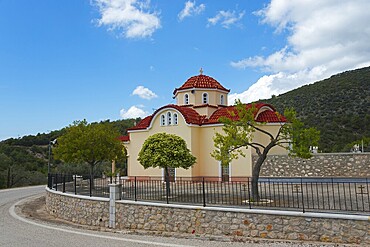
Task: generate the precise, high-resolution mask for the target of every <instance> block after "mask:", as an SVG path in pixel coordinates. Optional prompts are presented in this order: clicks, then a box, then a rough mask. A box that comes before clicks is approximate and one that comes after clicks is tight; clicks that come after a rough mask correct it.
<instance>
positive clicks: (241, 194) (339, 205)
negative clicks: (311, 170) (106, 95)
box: [48, 174, 370, 214]
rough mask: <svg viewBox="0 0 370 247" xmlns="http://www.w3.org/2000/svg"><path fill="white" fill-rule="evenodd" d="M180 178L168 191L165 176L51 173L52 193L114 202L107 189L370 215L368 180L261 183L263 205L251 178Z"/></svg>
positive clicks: (149, 196)
mask: <svg viewBox="0 0 370 247" xmlns="http://www.w3.org/2000/svg"><path fill="white" fill-rule="evenodd" d="M221 180H222V179H221V178H218V177H191V178H190V177H177V178H176V181H174V182H170V183H169V185H170V187H169V189H167V187H166V183H165V181H164V180H163V178H162V177H133V178H130V179H128V178H120V179H117V178H110V177H108V178H104V177H94V178H93V179H90V176H77V175H62V174H50V175H49V183H48V186H49V188H51V189H55V190H58V191H63V192H66V193H74V194H79V195H88V196H98V197H109V186H108V184H110V183H112V182H114V183H119V184H120V185H121V190H122V191H121V192H122V193H121V196H122V197H121V198H122V199H125V200H134V201H151V202H162V203H173V204H190V205H202V206H216V207H217V206H223V207H225V206H226V207H241V208H254V209H277V210H295V211H296V210H299V211H302V212H308V211H309V212H342V211H346V212H352V213H361V214H363V213H365V214H368V213H370V194H369V192H370V191H369V189H370V179H369V178H260V181H259V184H258V186H259V193H260V198H261V200H260V201H258V202H254V201H253V200H251V194H250V191H251V181H250V178H245V177H244V178H233V181H229V182H223V181H221Z"/></svg>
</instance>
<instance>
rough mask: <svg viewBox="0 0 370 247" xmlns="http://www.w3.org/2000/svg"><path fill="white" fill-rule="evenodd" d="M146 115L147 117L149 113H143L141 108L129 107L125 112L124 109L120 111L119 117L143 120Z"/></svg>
mask: <svg viewBox="0 0 370 247" xmlns="http://www.w3.org/2000/svg"><path fill="white" fill-rule="evenodd" d="M148 115H149V113H148V112H146V111H144V110H143V109H142V106H131V107H130V108H129V109H128V110H125V109H121V110H120V116H121V117H122V118H123V119H127V118H138V117H140V118H144V117H146V116H148Z"/></svg>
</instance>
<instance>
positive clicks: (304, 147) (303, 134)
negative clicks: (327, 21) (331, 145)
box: [211, 101, 319, 201]
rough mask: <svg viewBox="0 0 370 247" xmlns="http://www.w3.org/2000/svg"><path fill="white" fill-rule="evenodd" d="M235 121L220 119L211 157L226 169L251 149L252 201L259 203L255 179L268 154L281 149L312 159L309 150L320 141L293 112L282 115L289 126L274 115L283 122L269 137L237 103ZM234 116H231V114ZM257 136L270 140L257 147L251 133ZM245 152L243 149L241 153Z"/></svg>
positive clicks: (252, 114) (251, 113)
mask: <svg viewBox="0 0 370 247" xmlns="http://www.w3.org/2000/svg"><path fill="white" fill-rule="evenodd" d="M235 108H236V112H237V114H238V118H236V119H237V120H235V119H233V120H231V119H230V118H226V117H223V118H221V119H220V121H221V122H222V123H223V124H224V126H223V128H222V130H223V132H221V133H216V134H215V136H214V138H213V140H214V145H215V148H216V149H215V150H214V152H213V153H212V154H211V155H212V156H213V157H214V158H215V159H216V160H220V161H221V164H222V165H224V166H225V165H228V164H230V162H231V161H232V160H233V159H238V158H239V156H245V155H246V154H245V149H248V148H253V149H254V150H255V152H256V154H257V156H258V159H257V161H256V163H255V164H254V165H253V170H252V193H251V194H252V199H253V200H256V201H258V200H259V199H260V198H259V194H258V179H259V174H260V170H261V166H262V164H263V162H264V161H265V159H266V157H267V154H268V153H269V151H270V150H271V149H272V148H273V147H276V146H280V147H282V148H285V149H287V150H288V151H289V154H290V155H296V156H298V157H302V158H309V157H311V153H310V150H309V147H310V146H316V145H317V143H318V140H319V131H317V130H316V129H314V128H305V127H304V124H303V123H302V122H300V121H299V120H298V119H297V118H296V113H295V112H294V110H292V109H290V110H286V111H285V112H284V115H285V117H286V120H287V122H288V123H284V122H283V116H281V115H280V114H279V113H276V114H277V116H278V118H280V119H282V122H281V123H280V126H279V128H278V131H277V133H270V132H268V131H266V130H265V129H264V128H262V126H263V125H264V123H259V122H256V120H255V113H256V112H257V111H256V108H255V107H254V106H252V107H249V108H247V107H246V105H244V104H242V103H241V102H240V101H237V102H236V105H235ZM230 114H231V115H235V113H234V112H230ZM255 132H259V133H262V134H263V135H266V136H267V137H268V139H269V141H268V142H267V143H259V142H256V141H255V139H254V133H255ZM243 148H244V149H243Z"/></svg>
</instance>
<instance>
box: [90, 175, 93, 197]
mask: <svg viewBox="0 0 370 247" xmlns="http://www.w3.org/2000/svg"><path fill="white" fill-rule="evenodd" d="M92 177H93V176H90V188H89V190H90V191H89V192H90V197H91V196H92V184H93V181H92V180H93V179H94V178H92Z"/></svg>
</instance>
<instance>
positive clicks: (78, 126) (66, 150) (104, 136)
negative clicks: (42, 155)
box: [53, 120, 125, 185]
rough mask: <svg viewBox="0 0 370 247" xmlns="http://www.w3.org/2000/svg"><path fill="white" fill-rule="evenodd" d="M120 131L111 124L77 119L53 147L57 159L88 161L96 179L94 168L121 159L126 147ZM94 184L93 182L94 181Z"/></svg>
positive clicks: (70, 161)
mask: <svg viewBox="0 0 370 247" xmlns="http://www.w3.org/2000/svg"><path fill="white" fill-rule="evenodd" d="M119 136H120V133H119V132H118V131H117V130H116V129H114V128H113V127H112V126H111V125H109V124H88V123H87V121H86V120H83V121H76V122H74V123H73V124H72V125H70V126H69V127H68V128H67V129H66V133H65V134H64V135H62V136H61V137H59V138H58V144H57V146H56V147H55V148H54V149H53V154H54V157H55V159H60V160H63V161H64V162H67V163H82V164H83V163H86V164H88V165H89V166H90V178H91V181H92V182H93V181H94V179H93V178H94V168H95V167H96V166H97V165H98V164H101V163H102V162H104V161H107V162H111V161H112V160H121V159H123V158H124V157H125V151H124V150H125V149H124V147H123V145H122V143H121V142H120V141H119V140H118V137H119ZM92 185H93V183H92Z"/></svg>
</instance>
